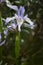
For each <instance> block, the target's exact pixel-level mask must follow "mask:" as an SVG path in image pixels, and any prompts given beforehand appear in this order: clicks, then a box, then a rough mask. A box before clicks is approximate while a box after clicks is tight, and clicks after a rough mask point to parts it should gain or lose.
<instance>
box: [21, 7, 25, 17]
mask: <svg viewBox="0 0 43 65" xmlns="http://www.w3.org/2000/svg"><path fill="white" fill-rule="evenodd" d="M24 12H25V9H24V7H21V16H22V17H23V16H24Z"/></svg>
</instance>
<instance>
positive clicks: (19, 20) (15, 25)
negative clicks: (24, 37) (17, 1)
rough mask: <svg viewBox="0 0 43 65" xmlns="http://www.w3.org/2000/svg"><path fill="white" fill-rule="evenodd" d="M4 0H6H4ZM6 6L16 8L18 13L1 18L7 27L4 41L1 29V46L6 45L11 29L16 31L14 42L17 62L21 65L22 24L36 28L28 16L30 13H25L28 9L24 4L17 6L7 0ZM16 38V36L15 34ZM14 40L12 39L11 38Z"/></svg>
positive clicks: (4, 32) (4, 31) (4, 30)
mask: <svg viewBox="0 0 43 65" xmlns="http://www.w3.org/2000/svg"><path fill="white" fill-rule="evenodd" d="M3 1H4V0H3ZM3 1H1V2H3ZM5 3H6V6H7V7H8V8H10V9H12V10H14V11H15V12H16V13H14V16H12V17H6V18H3V17H2V18H0V19H2V21H1V20H0V21H1V23H2V22H3V23H4V25H5V28H4V27H3V28H2V29H3V34H4V40H3V41H2V34H1V31H0V46H2V45H5V44H6V43H7V42H6V40H7V37H8V33H9V31H10V32H11V31H12V32H15V31H17V32H16V34H17V35H16V37H15V42H13V44H14V45H15V49H14V52H15V64H16V65H19V61H18V58H19V57H20V49H21V48H20V47H21V35H20V33H21V31H22V28H21V27H22V25H24V26H27V24H28V26H27V27H28V28H30V29H34V26H35V25H34V22H33V21H31V19H30V18H28V14H25V12H26V10H25V7H24V6H21V5H20V6H19V7H18V6H16V5H12V4H11V3H10V2H9V1H8V0H5ZM13 38H14V36H13ZM11 40H12V39H11ZM6 45H7V44H6Z"/></svg>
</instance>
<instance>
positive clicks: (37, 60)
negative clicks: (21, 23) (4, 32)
mask: <svg viewBox="0 0 43 65" xmlns="http://www.w3.org/2000/svg"><path fill="white" fill-rule="evenodd" d="M16 1H17V0H10V2H13V4H14V5H17V6H20V5H22V6H24V7H25V9H26V11H25V14H26V13H27V14H28V17H29V18H30V19H31V20H33V21H35V24H37V26H36V27H35V28H34V30H31V29H28V28H25V27H22V30H24V29H26V30H28V31H29V34H28V33H27V32H25V31H21V39H24V42H23V43H22V42H21V52H20V58H19V59H20V63H19V65H43V0H18V1H20V3H17V2H16ZM0 11H1V15H2V17H3V18H6V17H10V16H13V15H14V12H15V11H14V10H11V9H10V8H8V7H7V6H6V4H5V3H1V4H0ZM14 32H15V31H14ZM14 32H11V31H9V34H8V37H7V39H6V44H5V45H3V46H1V47H0V61H1V60H3V64H2V65H4V64H5V63H8V65H15V52H14V49H15V45H14V42H15V37H16V32H15V33H14ZM32 32H34V33H35V34H34V35H32ZM14 34H15V35H14ZM10 38H13V39H12V41H11V40H10Z"/></svg>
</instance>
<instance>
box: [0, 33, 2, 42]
mask: <svg viewBox="0 0 43 65" xmlns="http://www.w3.org/2000/svg"><path fill="white" fill-rule="evenodd" d="M1 38H2V36H1V32H0V42H1Z"/></svg>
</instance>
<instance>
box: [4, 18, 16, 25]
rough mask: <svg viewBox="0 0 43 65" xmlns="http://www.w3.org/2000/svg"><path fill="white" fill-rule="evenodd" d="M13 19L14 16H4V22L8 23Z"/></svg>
mask: <svg viewBox="0 0 43 65" xmlns="http://www.w3.org/2000/svg"><path fill="white" fill-rule="evenodd" d="M14 19H15V17H9V18H6V20H5V24H8V23H9V22H10V21H11V20H14Z"/></svg>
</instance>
